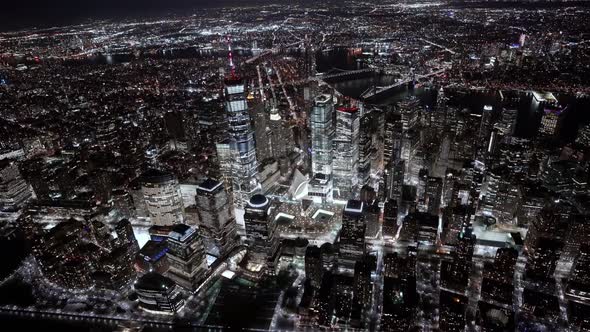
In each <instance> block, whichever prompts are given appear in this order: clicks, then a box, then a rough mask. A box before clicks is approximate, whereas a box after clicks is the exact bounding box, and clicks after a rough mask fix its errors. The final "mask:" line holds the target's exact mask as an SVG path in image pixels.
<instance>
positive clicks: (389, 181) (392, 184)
mask: <svg viewBox="0 0 590 332" xmlns="http://www.w3.org/2000/svg"><path fill="white" fill-rule="evenodd" d="M405 169H406V162H405V161H404V160H401V159H400V160H395V161H392V162H391V163H389V166H387V168H386V170H385V177H386V187H387V198H388V199H393V200H396V201H398V202H399V201H400V200H401V196H402V186H403V185H404V173H405Z"/></svg>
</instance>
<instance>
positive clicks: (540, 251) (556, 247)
mask: <svg viewBox="0 0 590 332" xmlns="http://www.w3.org/2000/svg"><path fill="white" fill-rule="evenodd" d="M571 222H572V207H571V206H570V205H569V204H566V203H565V202H555V203H553V204H551V205H548V206H545V207H544V208H543V209H542V210H541V212H540V213H539V214H538V215H537V217H536V218H535V220H534V221H533V222H532V223H531V225H530V226H529V231H528V233H527V236H526V239H525V250H526V252H527V256H528V260H527V265H526V269H525V273H526V276H527V277H530V278H533V279H540V280H547V279H551V278H552V276H553V273H554V272H555V268H556V266H557V260H558V259H559V256H560V255H561V250H562V248H563V245H564V241H565V236H566V233H567V228H568V227H569V225H570V224H571Z"/></svg>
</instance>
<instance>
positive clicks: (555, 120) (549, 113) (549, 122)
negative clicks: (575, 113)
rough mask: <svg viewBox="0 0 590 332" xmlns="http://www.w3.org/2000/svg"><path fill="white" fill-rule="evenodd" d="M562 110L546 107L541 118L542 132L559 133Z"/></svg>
mask: <svg viewBox="0 0 590 332" xmlns="http://www.w3.org/2000/svg"><path fill="white" fill-rule="evenodd" d="M560 115H561V111H560V110H554V109H545V112H544V113H543V117H542V118H541V128H540V129H539V131H540V132H541V134H545V135H548V136H553V135H555V134H557V130H558V126H559V120H560Z"/></svg>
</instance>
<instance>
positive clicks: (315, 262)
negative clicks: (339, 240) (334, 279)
mask: <svg viewBox="0 0 590 332" xmlns="http://www.w3.org/2000/svg"><path fill="white" fill-rule="evenodd" d="M305 275H306V277H307V279H309V280H311V285H312V286H313V287H315V288H317V289H319V288H320V286H321V285H322V277H323V275H324V268H323V266H322V254H321V249H320V248H319V247H316V246H309V247H307V250H306V252H305Z"/></svg>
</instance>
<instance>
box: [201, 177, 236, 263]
mask: <svg viewBox="0 0 590 332" xmlns="http://www.w3.org/2000/svg"><path fill="white" fill-rule="evenodd" d="M196 201H197V216H198V220H199V227H200V230H201V231H202V232H203V235H204V236H205V237H207V238H209V239H211V240H212V242H213V244H214V245H215V247H216V249H217V253H218V254H219V255H220V256H221V255H224V254H226V253H228V252H229V251H231V249H232V248H233V247H234V246H235V245H236V244H238V241H237V238H236V236H237V234H236V220H235V216H234V207H233V202H232V199H231V194H230V193H228V192H227V190H226V189H225V188H224V186H223V183H221V182H220V181H217V180H214V179H206V180H205V181H203V182H201V183H200V184H199V185H198V186H197V197H196Z"/></svg>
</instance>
